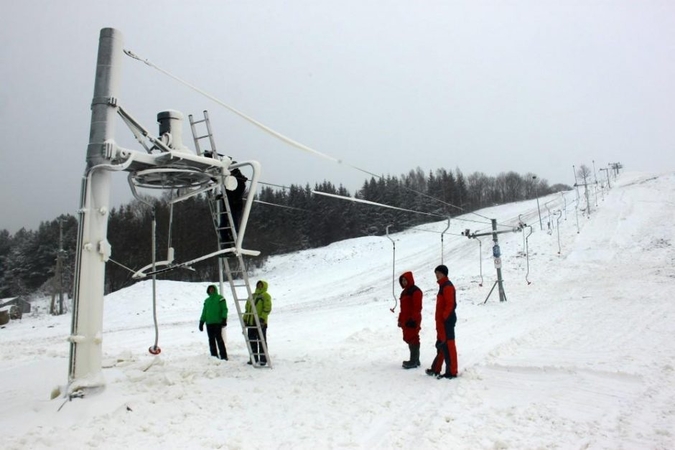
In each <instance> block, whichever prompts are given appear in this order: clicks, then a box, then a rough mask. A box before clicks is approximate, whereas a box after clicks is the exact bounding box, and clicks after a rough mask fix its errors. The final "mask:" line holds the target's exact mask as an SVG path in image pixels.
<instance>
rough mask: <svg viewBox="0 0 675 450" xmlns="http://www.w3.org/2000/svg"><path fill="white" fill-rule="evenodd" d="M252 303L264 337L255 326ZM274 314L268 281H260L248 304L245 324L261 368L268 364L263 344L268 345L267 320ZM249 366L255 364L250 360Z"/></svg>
mask: <svg viewBox="0 0 675 450" xmlns="http://www.w3.org/2000/svg"><path fill="white" fill-rule="evenodd" d="M251 302H253V304H254V305H255V309H256V312H257V313H258V318H259V319H260V328H261V329H262V336H260V335H259V334H258V329H257V328H256V326H255V316H254V315H253V308H252V306H251ZM270 312H272V297H271V296H270V294H269V293H268V292H267V281H263V280H260V281H258V282H257V283H256V285H255V292H254V293H253V297H252V298H251V301H248V302H246V311H245V312H244V323H245V324H246V329H247V330H248V340H249V342H250V343H251V351H252V352H253V357H254V359H255V362H256V363H257V362H260V365H261V366H264V365H266V364H267V358H266V357H265V352H264V351H263V346H262V342H263V341H264V342H265V345H267V319H268V317H269V315H270ZM248 364H253V362H252V361H250V360H249V362H248Z"/></svg>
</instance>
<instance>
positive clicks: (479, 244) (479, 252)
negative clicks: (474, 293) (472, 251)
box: [476, 238, 483, 287]
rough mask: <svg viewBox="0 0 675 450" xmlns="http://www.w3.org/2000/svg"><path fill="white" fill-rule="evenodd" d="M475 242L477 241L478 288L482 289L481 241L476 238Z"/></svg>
mask: <svg viewBox="0 0 675 450" xmlns="http://www.w3.org/2000/svg"><path fill="white" fill-rule="evenodd" d="M476 241H478V267H479V272H480V283H479V284H478V286H479V287H483V241H481V240H480V239H478V238H476Z"/></svg>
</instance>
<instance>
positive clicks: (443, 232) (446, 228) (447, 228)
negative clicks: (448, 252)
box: [441, 217, 450, 264]
mask: <svg viewBox="0 0 675 450" xmlns="http://www.w3.org/2000/svg"><path fill="white" fill-rule="evenodd" d="M449 229H450V217H448V226H447V227H445V230H443V231H442V232H441V264H443V235H444V234H445V232H446V231H448V230H449Z"/></svg>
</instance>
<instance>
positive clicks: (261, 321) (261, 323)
mask: <svg viewBox="0 0 675 450" xmlns="http://www.w3.org/2000/svg"><path fill="white" fill-rule="evenodd" d="M260 326H261V327H266V326H267V322H266V321H265V319H260Z"/></svg>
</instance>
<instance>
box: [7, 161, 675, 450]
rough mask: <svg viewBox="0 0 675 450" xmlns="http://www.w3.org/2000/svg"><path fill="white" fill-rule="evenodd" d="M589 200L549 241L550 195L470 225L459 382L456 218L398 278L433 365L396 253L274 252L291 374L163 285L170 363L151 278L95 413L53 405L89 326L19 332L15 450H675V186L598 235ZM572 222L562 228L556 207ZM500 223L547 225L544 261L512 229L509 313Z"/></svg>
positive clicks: (669, 184)
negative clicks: (450, 327)
mask: <svg viewBox="0 0 675 450" xmlns="http://www.w3.org/2000/svg"><path fill="white" fill-rule="evenodd" d="M575 199H576V193H575V192H569V193H566V194H565V195H562V194H555V195H551V196H548V197H545V198H541V199H540V203H541V210H542V216H543V219H544V220H543V225H544V227H543V228H544V230H543V231H542V230H540V227H539V217H538V214H537V205H536V202H535V201H526V202H520V203H515V204H509V205H505V206H499V207H493V208H488V209H484V210H482V211H479V214H480V216H479V215H476V214H469V215H465V216H462V217H460V218H457V219H453V220H452V221H451V227H450V229H449V230H448V234H446V235H445V237H444V245H443V250H444V252H443V255H442V256H443V262H444V263H445V264H446V265H447V266H448V267H449V269H450V279H451V280H452V281H453V282H454V284H455V285H456V287H457V290H458V294H457V296H458V308H457V314H458V323H457V328H456V335H457V349H458V359H459V377H458V378H457V379H454V380H446V379H443V380H436V379H435V378H431V377H428V376H426V375H425V374H424V370H423V369H424V367H428V366H429V364H430V363H431V360H432V358H433V355H434V352H435V349H434V348H433V344H434V341H435V331H434V329H433V326H434V325H433V313H434V303H435V293H436V291H437V285H436V283H435V277H434V274H433V269H434V267H435V266H436V265H438V264H440V263H441V239H440V237H441V234H440V232H441V231H442V230H443V229H445V227H446V226H447V222H442V221H441V222H438V223H435V224H427V225H424V226H420V227H417V228H415V229H410V230H407V231H404V232H401V233H397V234H394V235H392V238H393V239H394V240H395V243H396V261H395V267H396V277H398V275H399V274H400V273H402V272H403V271H406V270H412V271H413V273H414V275H415V279H416V282H417V285H418V286H419V287H420V288H421V289H422V290H423V292H424V310H423V322H422V350H421V360H422V368H420V369H414V370H403V369H402V368H401V361H402V360H404V359H407V357H408V354H407V347H406V345H405V343H404V342H403V341H402V339H401V332H400V330H399V329H398V328H397V327H396V318H397V315H396V314H392V313H391V312H390V310H389V309H390V308H391V307H393V306H394V296H393V293H392V269H393V264H392V253H393V252H392V243H391V241H389V240H388V239H387V238H386V237H362V238H358V239H352V240H347V241H343V242H338V243H334V244H332V245H329V246H328V247H325V248H321V249H313V250H307V251H302V252H298V253H294V254H289V255H284V256H277V257H272V258H270V260H269V263H268V264H267V265H266V267H265V268H264V269H263V270H260V271H258V272H256V273H253V274H252V278H251V279H252V282H255V281H256V280H258V279H265V280H267V281H268V282H269V286H270V287H269V292H270V293H271V295H272V297H273V302H274V309H273V311H272V314H271V315H270V319H269V323H270V328H269V332H268V340H269V348H270V352H271V357H272V361H273V366H274V367H273V368H272V369H254V368H252V367H251V366H248V365H247V364H246V361H247V360H248V355H247V353H246V349H245V344H244V341H243V338H242V335H241V330H240V329H239V327H238V325H237V322H236V320H233V318H234V316H231V318H232V320H230V326H229V327H228V328H227V347H228V354H229V356H230V360H229V361H220V360H216V359H215V358H212V357H210V356H209V355H208V344H207V338H206V334H205V333H200V332H199V331H198V329H197V325H198V319H199V315H200V313H201V306H202V302H203V300H204V298H205V297H206V293H205V290H206V286H207V285H208V283H178V282H168V281H165V282H159V283H158V285H157V299H158V307H157V311H158V320H159V324H160V339H159V346H160V347H161V349H162V353H161V354H160V355H159V356H157V357H155V356H152V355H150V354H149V353H148V351H147V349H148V347H149V346H151V345H152V344H153V343H154V327H153V320H152V291H151V287H152V284H151V282H150V281H145V282H142V283H139V284H136V285H134V286H132V287H130V288H128V289H124V290H122V291H118V292H115V293H113V294H110V295H108V296H106V298H105V312H104V336H103V353H104V370H103V373H104V376H105V378H106V381H107V386H106V389H105V390H104V391H103V392H102V393H100V394H98V395H94V396H90V397H88V398H86V399H82V400H73V401H70V402H68V401H66V400H65V399H63V398H57V399H54V400H50V392H51V390H52V388H54V387H55V386H63V385H64V384H65V383H66V381H67V373H68V370H67V363H68V351H69V347H68V344H67V343H66V341H65V338H66V337H67V335H68V334H69V332H70V317H68V316H63V317H51V316H48V315H46V314H36V315H33V316H30V317H24V319H23V320H22V321H21V322H11V323H10V324H8V325H7V326H5V327H2V329H0V382H1V383H2V386H3V392H4V397H3V399H4V401H3V402H2V404H0V423H1V424H2V425H3V426H2V430H3V438H2V448H4V449H75V448H77V449H88V448H91V449H127V450H128V449H137V448H138V449H140V448H142V449H249V448H255V449H267V448H280V449H305V448H308V449H309V448H312V449H315V448H354V449H361V448H363V449H372V448H378V449H441V448H443V449H448V448H454V449H540V448H553V449H568V448H570V449H579V448H592V449H670V448H675V345H673V342H675V325H673V324H674V323H675V301H673V299H674V298H675V247H674V244H675V228H674V226H673V223H675V200H673V199H675V174H673V173H667V174H662V175H654V174H644V173H627V174H622V175H621V176H620V177H619V178H618V179H617V180H616V181H615V182H613V183H612V189H610V190H608V191H605V192H604V193H603V194H602V195H600V194H599V195H598V199H597V207H596V205H595V203H594V202H592V204H591V206H592V211H591V214H590V217H588V216H586V215H582V214H581V213H580V214H579V215H578V222H577V214H576V213H575ZM546 207H548V209H547V208H546ZM560 209H564V211H561V214H560V221H559V222H558V221H556V220H555V219H554V220H553V222H554V225H555V226H554V228H553V229H552V230H551V231H552V232H551V234H549V233H547V225H546V222H547V219H548V210H550V211H551V212H552V214H553V217H555V211H556V210H560ZM481 216H482V217H481ZM485 217H487V218H493V217H494V218H496V219H498V221H499V223H500V224H506V225H510V226H513V225H515V224H517V222H518V218H519V217H520V219H521V220H523V221H524V222H526V223H527V224H529V225H531V226H532V228H533V231H534V232H533V233H532V235H531V236H529V238H528V240H527V245H528V249H529V252H528V253H529V259H528V258H526V257H525V256H524V249H525V246H524V244H525V242H524V233H522V232H513V233H503V234H500V235H499V241H500V247H501V253H502V263H503V276H504V280H505V281H504V289H505V292H506V296H507V299H508V301H506V302H499V296H498V293H497V291H496V290H495V291H494V292H493V293H492V295H491V296H490V297H489V298H487V295H488V292H489V291H490V289H491V287H492V286H493V284H494V282H495V279H496V272H495V269H494V265H493V262H492V249H491V246H492V242H491V239H490V238H489V237H484V238H482V255H481V257H482V258H481V257H479V248H480V247H479V245H478V243H477V241H476V240H471V239H467V238H466V237H463V236H459V234H460V232H461V231H463V230H464V229H466V228H469V229H471V230H472V231H475V230H478V231H480V232H485V231H488V230H489V229H490V226H489V221H487V220H486V219H485ZM508 229H509V227H500V230H508ZM558 235H559V238H558ZM559 249H560V254H559V253H558V252H559ZM177 257H179V255H177ZM481 261H482V262H481ZM481 264H482V266H481ZM528 266H529V271H528ZM481 269H482V277H481ZM528 280H529V281H530V282H531V284H528ZM481 284H482V286H481ZM394 290H395V294H396V296H398V294H399V292H400V288H399V287H398V285H396V286H395V289H394ZM225 296H226V297H229V298H231V295H229V292H227V291H225ZM486 298H487V301H486ZM229 306H230V308H231V313H233V311H234V305H233V303H232V301H231V300H230V301H229ZM42 309H43V310H44V308H42Z"/></svg>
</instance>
